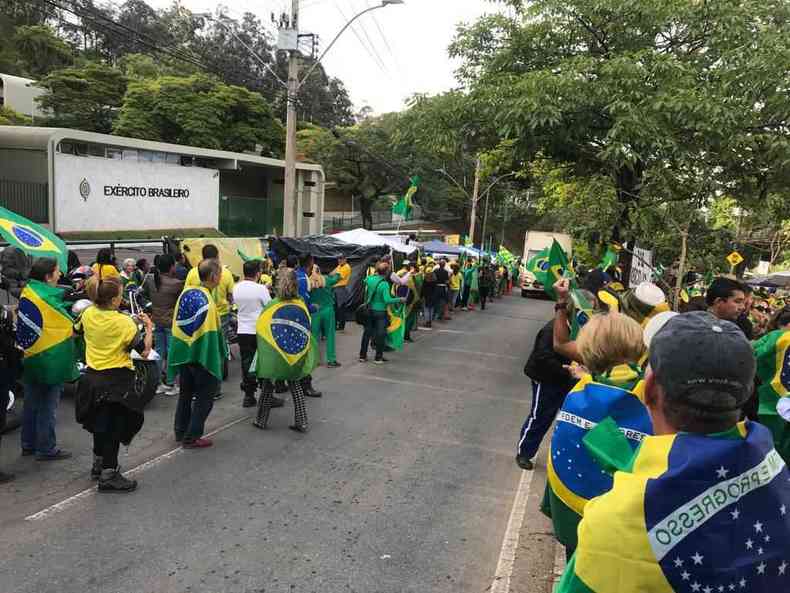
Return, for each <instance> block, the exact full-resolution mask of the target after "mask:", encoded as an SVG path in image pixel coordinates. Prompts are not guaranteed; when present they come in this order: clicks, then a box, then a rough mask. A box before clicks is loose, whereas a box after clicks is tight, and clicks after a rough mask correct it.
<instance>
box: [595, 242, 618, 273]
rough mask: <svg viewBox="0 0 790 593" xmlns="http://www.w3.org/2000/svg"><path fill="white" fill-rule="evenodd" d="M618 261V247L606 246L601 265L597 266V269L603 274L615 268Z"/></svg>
mask: <svg viewBox="0 0 790 593" xmlns="http://www.w3.org/2000/svg"><path fill="white" fill-rule="evenodd" d="M619 260H620V246H619V245H607V247H606V252H605V253H604V254H603V257H602V258H601V263H599V264H598V269H599V270H603V271H604V272H605V271H607V270H609V269H610V268H615V267H617V262H618V261H619Z"/></svg>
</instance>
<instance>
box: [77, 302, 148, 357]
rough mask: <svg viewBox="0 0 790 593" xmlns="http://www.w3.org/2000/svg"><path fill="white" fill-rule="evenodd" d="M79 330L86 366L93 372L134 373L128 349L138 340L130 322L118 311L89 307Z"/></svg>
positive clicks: (132, 323) (81, 319)
mask: <svg viewBox="0 0 790 593" xmlns="http://www.w3.org/2000/svg"><path fill="white" fill-rule="evenodd" d="M78 325H79V326H81V327H82V330H83V332H84V335H85V362H87V363H88V366H89V367H90V368H92V369H93V370H95V371H103V370H106V369H134V364H133V363H132V355H131V353H130V351H129V346H130V344H131V343H132V341H133V340H134V338H135V337H136V336H137V325H135V323H134V321H132V318H131V317H129V316H128V315H124V314H123V313H121V312H119V311H108V310H106V309H100V308H99V307H97V306H96V305H93V306H92V307H88V308H87V309H85V312H84V313H83V314H82V317H81V318H80V321H79V324H78Z"/></svg>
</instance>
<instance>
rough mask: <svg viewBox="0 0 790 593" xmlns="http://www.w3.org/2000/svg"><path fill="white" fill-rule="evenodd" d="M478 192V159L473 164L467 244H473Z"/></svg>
mask: <svg viewBox="0 0 790 593" xmlns="http://www.w3.org/2000/svg"><path fill="white" fill-rule="evenodd" d="M479 192H480V158H479V157H478V159H477V162H476V163H475V188H474V190H473V191H472V214H471V216H470V221H469V243H471V244H472V246H473V247H474V244H475V217H476V216H477V194H478V193H479Z"/></svg>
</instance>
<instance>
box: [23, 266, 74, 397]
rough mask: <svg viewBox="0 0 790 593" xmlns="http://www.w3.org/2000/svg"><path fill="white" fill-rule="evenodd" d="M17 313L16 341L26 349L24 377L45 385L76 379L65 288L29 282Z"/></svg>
mask: <svg viewBox="0 0 790 593" xmlns="http://www.w3.org/2000/svg"><path fill="white" fill-rule="evenodd" d="M16 314H17V324H16V342H17V344H18V345H19V347H20V348H22V349H23V350H24V351H25V354H24V372H23V377H24V379H25V380H26V381H30V382H32V383H43V384H44V385H59V384H61V383H64V382H67V381H75V380H76V379H77V378H78V377H79V373H78V371H77V364H76V350H75V348H76V346H75V342H74V321H73V320H72V318H71V317H70V316H69V314H68V312H67V310H66V306H65V304H64V303H63V290H61V289H59V288H56V287H54V286H50V285H49V284H46V283H44V282H39V281H38V280H30V281H28V283H27V285H26V286H25V289H24V290H23V291H22V294H21V295H20V297H19V304H18V307H17V312H16Z"/></svg>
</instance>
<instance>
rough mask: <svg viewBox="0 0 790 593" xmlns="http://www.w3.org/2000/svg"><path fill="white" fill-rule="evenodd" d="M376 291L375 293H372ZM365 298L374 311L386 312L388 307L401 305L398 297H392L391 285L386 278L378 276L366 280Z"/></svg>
mask: <svg viewBox="0 0 790 593" xmlns="http://www.w3.org/2000/svg"><path fill="white" fill-rule="evenodd" d="M372 290H375V291H376V292H375V293H371V291H372ZM365 298H366V302H367V303H368V304H369V305H370V308H371V310H373V311H386V310H387V305H394V304H395V303H400V302H401V301H400V299H399V298H398V297H394V296H392V295H390V283H389V282H387V279H386V278H385V277H384V276H380V275H378V274H376V275H375V276H369V277H368V278H367V280H365Z"/></svg>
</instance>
